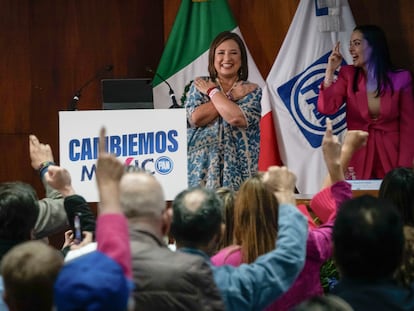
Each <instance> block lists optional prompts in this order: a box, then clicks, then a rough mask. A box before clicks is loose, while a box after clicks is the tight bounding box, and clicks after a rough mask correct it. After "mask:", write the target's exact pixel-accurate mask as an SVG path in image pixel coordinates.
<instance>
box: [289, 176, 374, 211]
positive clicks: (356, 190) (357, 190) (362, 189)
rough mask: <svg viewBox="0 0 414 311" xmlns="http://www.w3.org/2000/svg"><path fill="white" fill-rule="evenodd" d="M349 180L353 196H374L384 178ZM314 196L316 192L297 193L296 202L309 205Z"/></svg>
mask: <svg viewBox="0 0 414 311" xmlns="http://www.w3.org/2000/svg"><path fill="white" fill-rule="evenodd" d="M347 182H349V183H350V184H351V186H352V196H353V197H354V198H355V197H358V196H361V195H364V194H369V195H372V196H374V197H377V196H378V191H379V188H380V186H381V182H382V180H381V179H370V180H347ZM313 196H314V194H296V195H295V197H296V203H297V204H304V205H306V206H308V207H309V203H310V200H311V199H312V197H313Z"/></svg>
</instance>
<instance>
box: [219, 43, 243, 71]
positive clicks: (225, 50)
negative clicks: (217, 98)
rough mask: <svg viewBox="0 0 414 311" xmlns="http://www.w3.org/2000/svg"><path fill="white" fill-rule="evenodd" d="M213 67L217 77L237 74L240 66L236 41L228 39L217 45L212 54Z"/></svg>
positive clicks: (239, 55)
mask: <svg viewBox="0 0 414 311" xmlns="http://www.w3.org/2000/svg"><path fill="white" fill-rule="evenodd" d="M214 67H215V69H216V71H217V75H218V76H219V77H222V78H232V77H236V76H238V71H239V69H240V67H241V52H240V48H239V45H238V44H237V42H236V41H234V40H232V39H229V40H226V41H224V42H222V43H221V44H220V45H219V46H217V48H216V51H215V54H214Z"/></svg>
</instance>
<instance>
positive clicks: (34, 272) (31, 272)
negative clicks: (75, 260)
mask: <svg viewBox="0 0 414 311" xmlns="http://www.w3.org/2000/svg"><path fill="white" fill-rule="evenodd" d="M62 264H63V257H62V255H61V254H60V253H59V252H58V251H57V250H56V249H54V248H52V247H50V246H48V245H46V244H45V243H43V242H41V241H28V242H23V243H20V244H18V245H17V246H15V247H13V248H12V249H11V250H10V251H9V252H8V253H7V254H6V255H5V256H4V257H3V260H2V262H1V275H2V276H3V282H4V293H3V298H4V301H5V302H6V304H7V306H8V307H9V310H10V311H27V310H45V311H50V310H52V307H53V284H54V282H55V279H56V277H57V275H58V273H59V270H60V268H61V267H62Z"/></svg>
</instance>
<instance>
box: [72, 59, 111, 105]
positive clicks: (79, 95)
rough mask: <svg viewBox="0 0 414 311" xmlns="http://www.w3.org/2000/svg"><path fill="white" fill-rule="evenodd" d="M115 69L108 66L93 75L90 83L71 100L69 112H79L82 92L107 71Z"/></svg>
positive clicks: (85, 84)
mask: <svg viewBox="0 0 414 311" xmlns="http://www.w3.org/2000/svg"><path fill="white" fill-rule="evenodd" d="M113 68H114V67H113V66H112V65H108V66H106V67H105V68H104V69H102V70H99V71H98V72H97V73H95V75H93V76H92V77H91V78H90V79H89V80H88V81H86V82H85V83H84V84H83V85H82V86H81V87H80V88H79V89H78V90H77V91H76V92H75V95H73V98H72V99H71V101H70V103H69V106H68V110H69V111H75V110H78V102H79V100H80V97H81V93H82V90H83V89H84V88H85V87H87V86H88V85H89V84H90V83H91V82H92V81H94V80H96V79H97V78H99V77H100V76H101V75H102V74H104V73H105V72H107V71H112V69H113Z"/></svg>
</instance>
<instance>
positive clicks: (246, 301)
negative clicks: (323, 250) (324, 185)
mask: <svg viewBox="0 0 414 311" xmlns="http://www.w3.org/2000/svg"><path fill="white" fill-rule="evenodd" d="M295 180H296V178H295V176H294V175H293V174H292V173H291V172H290V171H288V170H287V169H286V168H285V167H270V168H269V170H268V171H267V172H266V173H265V175H264V182H265V183H266V184H267V185H268V186H269V187H271V189H272V192H273V193H274V194H275V195H276V196H277V199H278V201H279V203H280V205H279V218H278V219H279V221H278V225H279V232H278V237H277V241H276V245H277V248H276V249H273V250H272V251H270V252H269V253H267V254H264V255H262V256H260V257H258V258H257V259H256V260H255V261H254V262H253V263H251V264H248V265H241V266H239V267H232V266H228V265H226V266H220V267H215V266H212V265H211V268H212V270H213V274H214V279H215V281H216V284H217V286H218V288H219V290H220V292H221V295H222V297H223V299H224V302H225V305H226V310H237V311H242V310H262V309H263V308H265V307H266V306H267V305H268V304H269V303H271V302H272V301H274V300H275V299H277V298H278V297H279V296H280V295H282V294H283V293H284V292H286V291H287V289H288V288H289V287H290V286H291V284H292V283H293V281H294V280H295V278H296V277H297V275H298V274H299V272H300V271H301V269H302V267H303V263H304V258H305V244H306V237H307V225H306V219H305V217H304V216H303V215H302V214H301V213H300V212H299V211H298V210H297V209H296V207H295V206H294V205H293V204H294V203H295V198H294V188H295ZM172 207H173V222H172V227H171V232H172V235H173V236H174V238H175V240H176V243H177V248H178V249H179V251H181V252H185V253H189V254H194V255H198V256H200V258H204V260H205V261H206V262H207V263H210V258H209V255H211V251H212V250H213V249H214V248H215V246H216V243H217V241H219V239H220V233H221V230H220V228H221V223H222V201H221V200H220V199H219V197H218V196H217V194H216V193H215V192H214V191H212V190H209V189H207V188H201V187H200V188H190V189H188V190H184V191H182V192H181V193H179V194H178V195H177V197H176V198H175V199H174V201H173V203H172ZM210 264H211V263H210Z"/></svg>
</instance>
